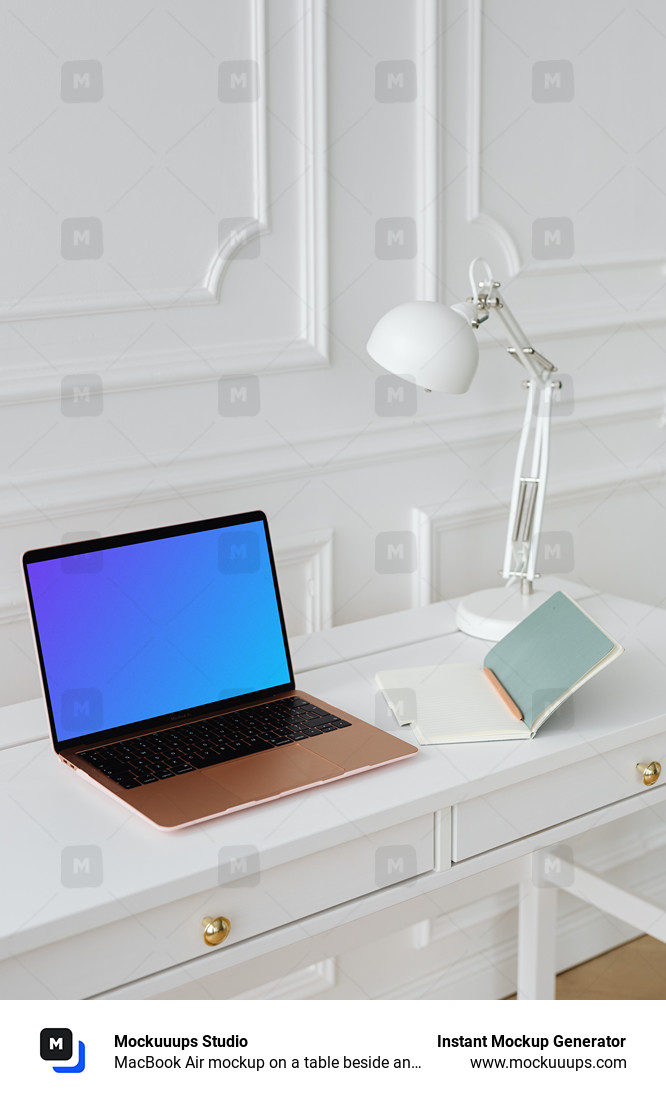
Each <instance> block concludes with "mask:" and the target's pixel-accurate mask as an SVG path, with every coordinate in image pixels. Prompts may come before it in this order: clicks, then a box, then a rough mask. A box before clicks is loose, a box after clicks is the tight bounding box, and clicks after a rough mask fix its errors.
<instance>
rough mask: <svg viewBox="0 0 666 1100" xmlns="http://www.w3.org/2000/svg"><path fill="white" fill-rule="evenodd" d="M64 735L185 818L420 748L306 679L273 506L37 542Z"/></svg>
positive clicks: (124, 786)
mask: <svg viewBox="0 0 666 1100" xmlns="http://www.w3.org/2000/svg"><path fill="white" fill-rule="evenodd" d="M23 571H24V577H25V583H26V588H27V594H28V602H29V606H30V613H31V617H32V626H33V631H34V638H35V644H36V648H37V656H38V659H39V668H40V673H41V680H42V688H43V693H44V700H45V703H46V709H47V712H48V718H49V723H50V727H51V736H52V739H53V747H54V749H55V751H56V753H57V754H58V756H59V757H60V759H61V760H62V761H63V762H64V763H65V764H66V765H67V766H68V767H70V768H72V769H73V770H74V771H76V772H77V773H78V774H79V775H80V776H82V777H83V778H85V779H86V780H89V781H90V782H91V783H94V784H95V785H96V786H97V787H100V788H101V789H102V790H104V791H106V793H107V794H109V795H111V796H113V797H114V798H116V799H119V800H120V801H121V802H123V803H124V804H125V805H126V806H127V807H128V808H129V809H131V810H133V811H135V812H136V813H138V814H140V815H142V816H143V817H144V818H147V819H148V820H149V821H150V822H152V823H153V824H154V825H156V826H158V827H159V828H162V829H179V828H182V827H184V826H186V825H191V824H194V823H195V822H199V821H206V820H208V819H209V818H213V817H217V816H219V815H220V814H227V813H231V812H233V811H235V810H240V809H243V808H244V807H247V806H253V805H256V804H257V803H261V802H267V801H269V800H271V799H274V798H280V797H282V795H286V794H290V793H293V792H295V791H302V790H305V789H307V788H308V787H314V786H317V785H319V784H322V783H330V782H332V781H333V780H335V779H341V778H343V777H344V776H347V775H353V774H355V773H356V772H362V771H365V770H366V769H368V768H376V767H379V766H380V765H382V764H388V763H391V762H393V761H397V760H403V759H405V758H406V757H408V756H411V755H412V754H413V753H415V752H416V751H417V750H416V748H415V747H414V746H412V745H409V744H407V743H406V742H405V741H403V740H401V739H400V738H398V737H394V736H393V735H392V734H389V733H385V732H384V731H383V730H379V729H377V728H375V727H374V726H372V725H369V724H368V723H367V722H362V721H360V719H358V718H355V717H353V715H351V714H347V713H345V712H344V711H341V710H338V709H337V707H332V706H329V705H328V704H327V703H325V702H323V701H322V700H321V699H317V698H315V697H314V696H312V695H309V694H308V693H307V692H304V691H298V690H296V687H295V683H294V674H293V671H292V664H291V657H290V654H289V644H288V641H287V634H286V630H285V623H284V615H283V612H282V605H281V602H280V594H279V590H278V583H277V575H276V571H275V562H274V559H273V551H272V548H271V542H270V537H269V533H268V524H267V520H266V516H265V515H264V513H263V512H258V511H257V512H246V513H243V514H241V515H235V516H226V517H223V518H218V519H208V520H201V521H197V522H194V523H184V524H179V525H177V526H170V527H160V528H156V529H154V530H149V531H139V532H136V533H133V534H125V535H116V536H111V537H108V538H98V539H91V540H88V541H85V542H74V543H68V544H65V545H60V546H51V547H48V548H46V549H39V550H30V551H27V552H26V553H25V554H24V555H23Z"/></svg>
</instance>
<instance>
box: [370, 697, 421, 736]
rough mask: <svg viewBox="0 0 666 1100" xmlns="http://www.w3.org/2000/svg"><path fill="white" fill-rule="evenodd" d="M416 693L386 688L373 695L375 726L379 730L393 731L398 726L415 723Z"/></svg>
mask: <svg viewBox="0 0 666 1100" xmlns="http://www.w3.org/2000/svg"><path fill="white" fill-rule="evenodd" d="M416 721H417V714H416V692H415V691H414V689H413V688H407V687H406V688H394V687H392V688H388V689H387V691H386V692H383V691H378V692H377V693H376V695H375V725H376V726H379V728H380V729H385V730H391V729H395V724H396V722H397V723H398V725H400V726H402V725H406V724H407V723H408V722H416Z"/></svg>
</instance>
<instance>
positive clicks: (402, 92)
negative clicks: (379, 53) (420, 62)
mask: <svg viewBox="0 0 666 1100" xmlns="http://www.w3.org/2000/svg"><path fill="white" fill-rule="evenodd" d="M375 99H376V100H377V102H378V103H413V102H414V100H415V99H416V65H415V63H414V62H413V61H409V60H404V61H380V62H379V63H378V64H377V65H375Z"/></svg>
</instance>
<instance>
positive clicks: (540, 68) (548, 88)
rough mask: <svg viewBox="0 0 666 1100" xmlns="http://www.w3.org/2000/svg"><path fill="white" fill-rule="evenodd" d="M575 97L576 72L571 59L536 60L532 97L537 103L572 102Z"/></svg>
mask: <svg viewBox="0 0 666 1100" xmlns="http://www.w3.org/2000/svg"><path fill="white" fill-rule="evenodd" d="M573 97H574V72H573V65H572V64H571V62H570V61H536V62H535V64H534V65H533V66H532V99H533V100H534V102H535V103H570V102H571V100H572V99H573Z"/></svg>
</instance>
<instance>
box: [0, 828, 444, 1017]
mask: <svg viewBox="0 0 666 1100" xmlns="http://www.w3.org/2000/svg"><path fill="white" fill-rule="evenodd" d="M433 866H434V820H433V816H432V815H431V814H427V815H425V816H423V817H419V818H415V819H413V820H411V821H406V822H403V823H401V824H399V825H394V826H391V827H390V828H388V829H382V830H381V831H379V832H376V833H371V834H369V835H367V836H361V837H358V838H357V839H355V840H351V841H348V842H347V843H345V844H340V845H338V846H337V847H335V848H330V849H328V850H326V851H323V852H316V853H313V854H312V855H308V856H303V857H302V858H300V859H297V860H293V861H292V862H291V863H285V864H283V865H281V866H279V867H271V868H269V869H267V870H265V871H262V870H261V869H260V870H259V871H258V873H257V872H256V871H255V869H254V868H252V866H251V865H250V864H249V865H248V868H247V870H248V871H251V872H252V873H251V875H250V876H249V878H248V880H247V881H246V882H245V885H243V884H242V883H243V881H244V880H243V879H242V878H240V877H239V878H238V879H237V880H235V881H234V883H233V885H225V886H220V887H217V888H213V889H211V890H207V891H204V892H202V893H200V894H194V895H190V896H189V897H187V898H182V899H180V900H178V901H174V902H170V903H169V904H167V905H163V906H159V907H157V908H155V909H149V910H146V911H144V912H140V913H137V914H136V915H134V916H128V917H127V918H126V919H123V920H119V921H114V922H113V923H111V924H108V925H106V926H105V927H101V928H96V929H94V930H91V931H88V932H82V933H81V934H80V935H78V936H72V937H70V938H68V939H66V940H59V941H57V942H55V943H53V944H51V945H49V946H47V947H41V948H38V949H37V950H34V951H28V952H25V953H24V954H22V955H20V956H19V957H17V958H16V959H8V960H6V961H5V962H2V963H0V997H5V998H45V999H50V998H81V997H89V996H92V995H93V994H96V993H101V992H104V991H106V990H108V989H112V988H114V987H116V986H119V985H124V984H125V983H127V982H132V981H136V980H137V979H138V978H142V977H146V976H147V975H149V974H154V973H157V972H158V971H160V970H164V969H166V968H168V967H172V966H175V965H177V964H179V963H184V962H186V961H188V960H192V959H195V958H199V957H201V956H205V955H206V954H211V955H212V954H213V953H214V952H217V951H224V949H225V947H226V946H227V945H229V944H234V943H239V942H241V941H243V940H246V939H249V938H250V937H252V936H257V935H259V934H260V933H264V932H268V931H270V930H272V929H274V928H279V927H281V926H283V925H286V924H289V923H290V922H291V921H295V920H299V919H301V918H303V917H306V916H311V915H313V914H315V913H319V912H321V911H322V910H324V909H329V908H331V907H333V906H336V905H340V904H342V903H343V902H348V901H351V900H353V899H354V898H357V897H361V896H362V895H363V894H368V893H372V892H373V891H375V890H378V889H382V888H384V887H386V886H390V885H392V884H394V883H396V882H401V881H404V880H405V879H408V878H412V877H414V876H415V875H420V874H423V873H424V872H426V871H430V870H432V868H433ZM130 908H131V906H130V905H129V904H128V911H129V910H130ZM221 916H224V917H226V918H227V919H228V920H229V921H230V923H231V931H230V933H229V935H228V937H227V939H226V940H225V942H224V943H223V944H221V945H220V946H217V947H209V946H207V945H206V944H205V943H204V940H203V927H202V919H203V917H213V918H215V917H221ZM180 980H181V981H182V978H181V979H180Z"/></svg>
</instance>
